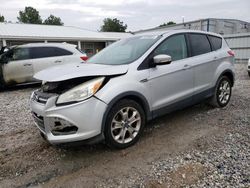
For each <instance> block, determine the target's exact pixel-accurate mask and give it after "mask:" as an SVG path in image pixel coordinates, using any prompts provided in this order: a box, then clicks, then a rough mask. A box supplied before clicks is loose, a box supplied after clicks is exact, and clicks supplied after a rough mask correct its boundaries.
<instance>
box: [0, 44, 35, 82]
mask: <svg viewBox="0 0 250 188" xmlns="http://www.w3.org/2000/svg"><path fill="white" fill-rule="evenodd" d="M3 77H4V80H5V82H6V84H17V83H24V82H30V81H32V80H33V78H32V77H33V66H32V59H30V49H29V48H14V49H13V54H12V55H11V56H10V57H9V62H8V63H7V64H4V65H3Z"/></svg>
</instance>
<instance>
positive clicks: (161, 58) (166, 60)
mask: <svg viewBox="0 0 250 188" xmlns="http://www.w3.org/2000/svg"><path fill="white" fill-rule="evenodd" d="M153 59H154V63H155V64H156V65H166V64H170V63H171V61H172V58H171V56H169V55H166V54H159V55H156V56H154V58H153Z"/></svg>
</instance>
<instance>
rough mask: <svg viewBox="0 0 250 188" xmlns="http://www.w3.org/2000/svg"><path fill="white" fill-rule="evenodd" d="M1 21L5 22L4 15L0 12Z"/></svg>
mask: <svg viewBox="0 0 250 188" xmlns="http://www.w3.org/2000/svg"><path fill="white" fill-rule="evenodd" d="M0 22H5V19H4V16H3V15H1V14H0Z"/></svg>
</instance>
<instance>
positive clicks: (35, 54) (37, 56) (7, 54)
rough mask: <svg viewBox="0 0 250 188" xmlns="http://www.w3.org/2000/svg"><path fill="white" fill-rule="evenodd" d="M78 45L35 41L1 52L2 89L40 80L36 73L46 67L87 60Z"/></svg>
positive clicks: (0, 80)
mask: <svg viewBox="0 0 250 188" xmlns="http://www.w3.org/2000/svg"><path fill="white" fill-rule="evenodd" d="M87 59H88V57H87V55H86V54H85V53H83V52H82V51H80V50H78V49H77V48H76V45H72V44H67V43H33V44H24V45H19V46H14V47H12V48H10V49H8V50H7V51H6V50H5V48H2V50H1V52H0V89H1V88H2V89H3V88H4V87H6V86H11V85H16V84H23V83H32V82H38V81H39V82H40V80H37V79H34V77H33V76H34V74H35V73H37V72H39V71H41V70H44V69H46V68H49V67H52V66H58V65H64V64H68V63H72V62H82V61H85V60H87Z"/></svg>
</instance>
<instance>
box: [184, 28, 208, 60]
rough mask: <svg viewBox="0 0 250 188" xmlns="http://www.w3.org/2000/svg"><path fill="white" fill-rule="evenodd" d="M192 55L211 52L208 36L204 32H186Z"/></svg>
mask: <svg viewBox="0 0 250 188" xmlns="http://www.w3.org/2000/svg"><path fill="white" fill-rule="evenodd" d="M188 38H189V42H190V47H191V52H192V56H197V55H201V54H205V53H209V52H211V46H210V43H209V41H208V38H207V36H206V35H204V34H196V33H194V34H188Z"/></svg>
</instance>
